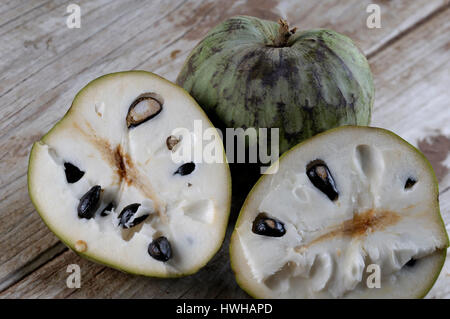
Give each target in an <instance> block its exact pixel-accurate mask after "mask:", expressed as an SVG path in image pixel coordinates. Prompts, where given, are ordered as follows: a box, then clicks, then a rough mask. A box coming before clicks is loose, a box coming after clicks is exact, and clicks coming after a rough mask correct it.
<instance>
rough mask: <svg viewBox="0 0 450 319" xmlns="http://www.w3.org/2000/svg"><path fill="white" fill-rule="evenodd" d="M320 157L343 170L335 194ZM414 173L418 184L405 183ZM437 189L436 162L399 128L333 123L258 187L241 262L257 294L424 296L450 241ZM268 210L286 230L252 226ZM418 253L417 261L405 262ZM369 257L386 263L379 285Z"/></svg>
mask: <svg viewBox="0 0 450 319" xmlns="http://www.w3.org/2000/svg"><path fill="white" fill-rule="evenodd" d="M317 159H320V160H322V161H324V162H325V163H326V165H327V166H328V168H329V170H330V172H331V174H332V176H333V178H334V181H335V183H336V186H337V190H338V192H339V197H338V199H337V200H335V201H332V200H330V199H329V198H328V197H327V196H326V195H325V194H324V193H323V192H322V191H321V190H319V189H318V188H317V187H315V186H314V185H313V184H312V182H311V181H310V180H309V178H308V176H307V175H306V170H307V168H306V167H307V165H308V163H310V162H311V161H313V160H317ZM275 169H276V166H272V167H271V170H272V171H274V170H275ZM408 178H413V179H414V180H416V181H417V182H416V183H415V184H414V185H413V186H412V187H411V188H406V189H405V183H406V181H407V180H408ZM437 196H438V191H437V183H436V180H435V177H434V173H433V172H432V169H431V166H429V163H428V162H427V161H426V159H425V158H424V157H423V155H421V154H420V153H419V152H418V151H417V150H415V149H414V148H413V147H412V146H411V145H409V144H408V143H406V142H405V141H403V140H402V139H401V138H399V137H398V136H396V135H394V134H393V133H390V132H387V131H385V130H382V129H376V128H363V127H343V128H338V129H335V130H331V131H329V132H326V133H324V134H320V135H318V136H316V137H314V138H313V139H311V140H309V141H306V142H305V143H302V144H300V145H299V146H297V147H295V148H293V149H292V150H291V151H289V152H288V153H286V154H285V155H284V156H283V157H282V158H281V159H280V162H279V170H278V172H276V173H275V174H271V175H266V176H264V177H262V178H261V180H260V181H259V182H258V184H257V185H256V186H255V187H254V189H253V190H252V192H251V194H250V195H249V197H248V198H247V200H246V202H245V204H244V207H243V208H242V210H241V213H240V216H239V219H238V222H237V225H236V229H235V232H234V234H233V236H232V240H231V259H232V267H233V269H234V271H235V273H236V277H237V280H238V282H239V283H240V284H241V286H242V287H243V288H244V289H246V290H247V291H248V292H249V293H250V294H251V295H253V296H256V297H263V298H267V297H269V298H277V297H284V298H341V297H348V298H355V297H378V298H385V297H420V296H422V295H423V294H425V293H426V292H427V290H428V289H429V288H431V286H432V284H433V282H434V280H435V278H436V277H437V275H438V274H439V271H440V268H441V266H442V263H443V260H444V258H445V248H446V247H447V246H448V237H447V234H446V231H445V227H444V225H443V222H442V219H441V217H440V213H439V204H438V200H437ZM261 212H265V213H266V214H267V215H268V216H269V217H273V218H276V219H278V220H280V221H281V222H283V223H284V226H285V229H286V234H285V235H284V236H282V237H269V236H263V235H258V234H255V233H254V232H252V223H253V221H254V220H255V218H256V216H257V215H258V214H259V213H261ZM411 259H414V260H416V262H415V264H414V265H413V266H409V265H406V263H408V261H410V260H411ZM370 264H375V265H377V266H372V267H378V266H379V270H380V272H379V273H380V274H381V276H380V279H381V281H380V285H381V287H380V288H369V287H368V285H367V282H368V280H369V282H370V283H375V281H374V280H376V277H374V276H372V277H370V278H369V276H370V274H372V273H374V270H373V268H367V267H368V266H369V265H370ZM410 264H411V263H410ZM369 285H370V284H369Z"/></svg>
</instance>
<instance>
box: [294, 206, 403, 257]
mask: <svg viewBox="0 0 450 319" xmlns="http://www.w3.org/2000/svg"><path fill="white" fill-rule="evenodd" d="M399 220H400V215H398V214H397V213H395V212H392V211H376V210H373V209H371V210H368V211H366V212H364V213H361V214H355V215H354V216H353V219H351V220H347V221H344V222H343V223H342V224H341V225H338V226H335V227H332V229H331V230H330V231H329V232H327V233H325V234H323V235H321V236H319V237H317V238H315V239H313V240H312V241H310V242H309V243H308V244H306V245H302V246H298V247H296V248H295V250H296V251H297V252H304V251H306V249H308V248H309V247H310V246H312V245H314V244H317V243H319V242H322V241H324V240H329V239H333V238H335V237H351V238H358V237H363V236H366V235H368V234H369V233H372V232H375V231H379V230H383V229H384V228H386V227H388V226H391V225H394V224H396V223H397V222H398V221H399Z"/></svg>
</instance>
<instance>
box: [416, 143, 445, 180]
mask: <svg viewBox="0 0 450 319" xmlns="http://www.w3.org/2000/svg"><path fill="white" fill-rule="evenodd" d="M418 147H419V149H420V150H421V151H422V152H423V153H424V154H425V156H426V157H427V158H428V160H429V161H430V163H431V166H433V169H434V172H435V173H436V177H437V179H438V181H442V179H443V178H444V177H445V176H446V175H447V174H448V172H449V168H448V167H447V166H445V164H444V161H445V159H446V158H447V156H448V154H449V153H450V138H449V137H447V136H445V135H438V136H431V137H428V138H424V139H421V140H419V142H418Z"/></svg>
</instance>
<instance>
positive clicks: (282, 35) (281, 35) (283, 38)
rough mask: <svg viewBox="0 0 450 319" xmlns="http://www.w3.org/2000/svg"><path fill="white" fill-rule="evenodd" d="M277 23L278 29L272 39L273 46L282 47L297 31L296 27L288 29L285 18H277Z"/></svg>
mask: <svg viewBox="0 0 450 319" xmlns="http://www.w3.org/2000/svg"><path fill="white" fill-rule="evenodd" d="M278 24H279V25H280V27H279V29H278V34H277V36H276V37H275V39H274V40H273V46H274V47H276V48H282V47H285V46H287V43H288V41H289V37H290V36H291V35H293V34H294V33H295V31H297V28H292V29H291V30H289V24H288V23H287V21H286V20H284V19H281V18H280V20H278Z"/></svg>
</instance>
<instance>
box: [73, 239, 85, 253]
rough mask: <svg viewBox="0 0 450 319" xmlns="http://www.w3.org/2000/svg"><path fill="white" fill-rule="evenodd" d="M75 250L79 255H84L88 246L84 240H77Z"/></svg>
mask: <svg viewBox="0 0 450 319" xmlns="http://www.w3.org/2000/svg"><path fill="white" fill-rule="evenodd" d="M75 250H76V251H77V252H79V253H84V252H85V251H86V250H87V244H86V242H85V241H84V240H77V241H76V242H75Z"/></svg>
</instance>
